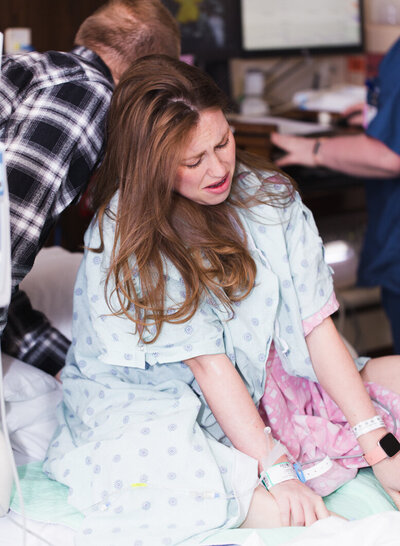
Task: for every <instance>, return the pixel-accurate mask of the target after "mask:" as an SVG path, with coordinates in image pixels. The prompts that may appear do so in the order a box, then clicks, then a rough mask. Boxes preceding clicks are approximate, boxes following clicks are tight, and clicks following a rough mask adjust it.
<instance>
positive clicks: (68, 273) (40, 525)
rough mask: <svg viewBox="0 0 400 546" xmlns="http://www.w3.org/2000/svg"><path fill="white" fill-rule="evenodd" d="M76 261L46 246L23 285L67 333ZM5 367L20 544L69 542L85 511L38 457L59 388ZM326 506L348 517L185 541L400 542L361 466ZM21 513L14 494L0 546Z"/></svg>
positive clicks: (397, 516)
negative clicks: (44, 469)
mask: <svg viewBox="0 0 400 546" xmlns="http://www.w3.org/2000/svg"><path fill="white" fill-rule="evenodd" d="M80 260H81V254H77V253H74V254H72V253H70V252H68V251H66V250H64V249H62V248H60V247H52V248H46V249H43V250H42V251H41V252H40V254H39V256H38V258H37V260H36V262H35V266H34V268H33V270H32V272H31V273H30V274H29V275H28V277H27V278H26V279H25V280H24V281H23V283H22V286H21V288H23V289H24V290H25V291H26V292H27V293H28V294H29V296H30V299H31V301H32V303H33V305H34V307H36V308H38V309H41V310H42V311H44V312H45V313H46V315H47V316H48V317H49V319H50V321H51V322H52V323H53V325H54V326H56V327H58V328H59V329H60V330H61V331H62V332H63V333H64V334H65V335H66V336H67V337H69V338H70V337H71V317H72V292H73V283H74V278H75V274H76V271H77V269H78V267H79V263H80ZM3 367H4V393H5V399H6V406H7V423H8V428H9V431H10V437H11V442H12V445H13V450H14V456H15V460H16V462H17V465H19V476H20V484H21V490H22V493H23V498H24V499H25V516H26V520H25V526H26V527H27V529H28V530H29V532H28V533H26V542H25V543H26V545H27V546H42V545H43V544H48V545H49V544H50V545H54V546H73V544H74V536H75V534H76V530H77V529H79V527H80V525H81V523H82V519H83V518H82V515H81V514H79V513H78V512H76V511H75V510H74V509H72V507H70V506H69V505H68V502H67V490H66V488H65V487H64V486H62V485H60V484H58V483H56V482H52V481H51V480H48V479H47V478H46V477H45V476H44V475H43V473H42V472H41V460H42V459H43V458H44V454H45V451H46V448H47V444H48V442H49V440H50V438H51V436H52V433H53V430H54V428H55V426H56V417H55V410H56V406H57V404H58V402H59V401H60V399H61V385H60V384H59V383H58V382H57V381H56V380H55V379H54V378H52V377H50V376H49V375H47V374H45V373H44V372H42V371H40V370H37V369H35V368H33V367H31V366H27V365H25V364H23V363H22V362H20V361H18V360H16V359H13V358H11V357H9V356H7V355H3ZM28 463H29V464H28ZM0 471H1V469H0ZM49 499H51V503H49V502H48V500H49ZM326 503H327V505H328V508H329V509H330V510H332V511H333V512H335V513H337V514H340V515H342V516H344V517H346V518H348V519H347V520H344V519H340V518H338V517H331V518H328V519H326V520H321V521H319V522H317V523H316V524H314V525H313V526H311V527H310V528H307V529H304V528H286V529H270V530H251V529H250V530H249V529H234V530H227V531H219V532H217V533H213V534H210V536H209V537H207V538H206V539H204V538H203V540H202V541H201V542H198V541H197V540H193V541H191V542H187V544H194V545H195V544H196V545H197V544H202V545H207V546H210V545H222V544H225V545H227V544H229V545H245V546H264V545H268V546H275V545H282V544H284V545H291V546H306V545H307V546H312V545H315V546H330V545H332V546H333V545H335V546H336V545H337V544H341V546H346V545H350V544H351V545H353V544H355V543H357V544H359V545H362V546H378V545H379V546H395V545H396V546H398V544H399V543H400V539H399V537H400V512H398V511H397V510H395V508H394V506H393V505H392V503H391V501H390V499H389V498H388V497H387V495H386V494H385V492H384V491H383V490H382V488H381V487H380V485H379V484H378V482H377V481H376V480H375V478H374V476H373V474H372V472H371V471H370V469H364V470H362V471H360V472H359V474H358V475H357V477H356V478H355V479H354V480H352V481H351V482H349V483H347V484H345V485H344V486H343V487H341V488H340V489H339V490H338V491H336V492H335V493H333V494H332V495H330V496H329V497H327V498H326ZM49 505H50V506H51V509H50V510H49ZM21 512H22V510H21V502H20V499H19V496H18V494H17V493H16V492H15V491H14V493H13V496H12V501H11V510H10V512H9V514H8V515H7V516H6V517H3V518H0V546H19V545H22V544H24V542H23V532H22V529H21V526H23V525H24V522H23V518H22V516H21ZM155 525H156V522H155ZM185 544H186V543H185ZM99 546H102V545H99ZM154 546H158V545H154Z"/></svg>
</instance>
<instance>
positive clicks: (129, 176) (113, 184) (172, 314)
mask: <svg viewBox="0 0 400 546" xmlns="http://www.w3.org/2000/svg"><path fill="white" fill-rule="evenodd" d="M227 108H228V103H227V99H226V97H225V95H224V93H223V92H222V91H221V90H220V89H219V88H218V87H217V86H216V84H215V83H214V82H213V80H212V79H211V78H210V77H209V76H207V75H206V74H205V73H203V72H202V71H200V70H199V69H198V68H195V67H193V66H189V65H187V64H185V63H182V62H180V61H178V60H175V59H172V58H169V57H166V56H163V55H152V56H149V57H145V58H142V59H139V60H137V61H136V62H135V63H134V64H133V65H132V66H131V67H130V68H129V69H128V70H127V71H126V72H125V73H124V75H123V77H122V80H121V81H120V83H119V85H117V87H116V89H115V92H114V96H113V99H112V102H111V107H110V111H109V119H108V137H107V146H106V152H105V157H104V160H103V162H102V164H101V166H100V168H99V171H98V173H97V176H96V184H95V185H94V194H93V203H94V206H95V210H97V218H98V222H99V228H100V236H101V241H102V243H101V246H100V248H99V249H95V250H97V251H99V252H101V251H102V250H103V248H104V245H103V221H104V216H105V215H109V214H110V211H109V209H108V206H109V201H110V199H111V197H112V196H113V195H114V193H115V192H116V191H117V190H118V192H119V195H118V210H117V212H116V216H115V235H114V246H113V249H112V254H111V263H110V267H109V271H108V276H107V282H106V286H107V284H108V283H109V282H110V281H111V282H112V283H113V288H114V294H115V296H116V297H117V300H118V305H119V306H120V308H119V309H115V308H111V305H110V301H108V304H109V306H110V309H111V311H112V312H113V313H114V314H123V315H125V316H127V317H129V318H130V319H131V320H132V321H133V322H135V324H136V326H137V327H138V331H139V333H140V336H141V337H142V339H143V334H144V332H145V331H149V329H150V327H152V331H155V335H154V336H153V337H152V340H154V339H156V338H157V336H158V335H159V333H160V330H161V327H162V324H163V322H185V321H187V320H188V319H189V318H190V317H191V316H192V315H193V314H194V312H195V311H196V309H197V308H198V305H199V302H200V298H201V297H203V296H204V294H205V293H207V292H208V293H211V294H213V295H214V296H215V297H216V298H217V299H218V300H219V301H220V302H221V303H222V304H223V305H225V306H226V307H230V306H231V304H232V302H235V301H239V300H241V299H243V298H245V297H246V296H247V295H248V294H249V292H250V291H251V290H252V288H253V286H254V282H255V277H256V265H255V263H254V261H253V259H252V257H251V255H250V252H249V251H248V249H247V241H246V237H245V234H244V233H245V232H244V230H243V229H241V227H242V226H241V222H240V219H239V217H238V215H237V213H236V210H235V209H236V206H239V207H250V206H251V204H254V203H255V202H260V200H261V201H263V202H264V201H265V200H269V201H270V202H273V201H276V202H277V203H278V201H279V202H280V203H282V202H283V201H285V199H286V200H287V198H290V196H291V194H292V187H291V186H290V185H288V187H287V191H283V192H282V191H280V192H279V197H277V193H278V192H277V191H276V190H275V189H274V186H273V184H271V183H268V182H267V181H266V182H265V183H264V184H261V186H262V189H261V192H260V193H259V195H258V196H251V197H250V196H246V195H244V194H243V191H242V190H240V191H239V190H237V187H236V180H235V179H234V182H233V185H232V191H231V195H230V196H229V198H228V199H227V200H226V201H225V202H223V203H221V204H218V205H213V206H206V205H200V204H198V203H195V202H193V201H191V200H190V199H187V198H185V197H183V196H181V195H179V194H178V193H176V192H174V182H175V179H176V174H177V170H178V166H179V165H180V162H181V161H182V154H183V152H184V149H185V145H186V144H187V143H188V142H189V141H190V136H191V132H192V131H193V129H194V128H195V127H196V125H197V124H198V122H199V119H200V115H201V112H203V111H204V110H208V109H214V110H222V111H223V112H226V110H227ZM241 157H242V159H243V158H244V161H245V162H246V163H247V165H248V166H249V167H254V166H255V167H257V169H258V170H259V171H261V170H262V169H265V168H267V167H269V168H270V165H269V163H267V162H266V161H264V160H263V159H261V158H260V159H257V160H256V159H250V156H248V155H246V156H241ZM283 194H284V195H283ZM233 205H235V206H233ZM238 228H239V229H238ZM92 250H93V249H92ZM166 260H168V261H170V262H171V263H172V264H173V265H174V266H175V267H176V268H177V270H178V271H179V273H180V275H181V276H182V279H183V282H184V287H183V286H182V288H184V291H185V296H184V298H183V302H182V303H181V304H179V305H178V304H177V305H176V307H175V308H174V309H165V298H166V290H167V281H166V275H167V272H166V268H165V264H166ZM133 267H134V268H135V270H136V272H137V274H138V278H139V279H140V283H139V284H140V287H139V288H138V286H137V285H136V287H135V283H134V279H133ZM106 293H107V289H106ZM154 326H155V329H154ZM146 339H147V341H148V336H146Z"/></svg>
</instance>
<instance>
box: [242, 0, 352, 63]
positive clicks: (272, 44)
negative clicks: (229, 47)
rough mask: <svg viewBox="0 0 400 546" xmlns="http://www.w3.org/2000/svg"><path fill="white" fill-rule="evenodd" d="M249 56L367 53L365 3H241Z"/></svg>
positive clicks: (303, 0) (255, 0) (244, 45)
mask: <svg viewBox="0 0 400 546" xmlns="http://www.w3.org/2000/svg"><path fill="white" fill-rule="evenodd" d="M240 12H241V47H242V54H243V56H245V57H251V56H265V55H269V56H270V55H282V54H288V55H295V54H299V53H303V52H308V51H309V52H314V53H322V54H324V53H346V52H347V53H356V52H362V51H363V10H362V0H240Z"/></svg>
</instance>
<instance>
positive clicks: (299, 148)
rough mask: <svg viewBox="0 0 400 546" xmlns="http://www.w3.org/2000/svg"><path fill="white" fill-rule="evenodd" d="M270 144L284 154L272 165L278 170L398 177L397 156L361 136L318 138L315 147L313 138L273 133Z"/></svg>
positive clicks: (399, 172)
mask: <svg viewBox="0 0 400 546" xmlns="http://www.w3.org/2000/svg"><path fill="white" fill-rule="evenodd" d="M271 140H272V142H273V144H274V145H275V146H278V147H279V148H281V149H283V150H284V151H285V152H286V155H285V156H283V157H282V158H280V159H279V160H277V161H276V164H277V165H278V166H279V167H285V166H287V165H305V166H309V167H318V166H321V167H328V168H330V169H334V170H336V171H341V172H344V173H346V174H350V175H353V176H362V177H368V178H393V177H397V176H399V175H400V155H399V154H396V153H395V152H393V151H392V150H391V149H390V148H388V147H387V146H386V145H385V144H383V142H381V141H380V140H377V139H375V138H372V137H369V136H367V135H366V134H364V133H362V134H359V135H349V136H337V137H327V138H321V139H319V145H318V146H317V147H316V142H317V139H315V138H305V137H295V136H289V135H281V134H279V133H273V134H272V135H271ZM315 152H317V153H315Z"/></svg>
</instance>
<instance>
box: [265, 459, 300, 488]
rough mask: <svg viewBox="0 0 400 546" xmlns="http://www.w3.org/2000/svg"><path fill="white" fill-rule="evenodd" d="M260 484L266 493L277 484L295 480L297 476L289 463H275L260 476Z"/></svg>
mask: <svg viewBox="0 0 400 546" xmlns="http://www.w3.org/2000/svg"><path fill="white" fill-rule="evenodd" d="M260 479H261V483H262V484H263V486H264V487H265V489H267V490H268V491H269V490H270V489H271V487H273V486H274V485H278V483H282V482H286V481H288V480H297V479H298V478H297V474H296V471H295V469H294V468H293V465H292V464H291V463H277V464H274V465H273V466H270V467H269V468H267V469H266V470H263V471H262V472H261V474H260Z"/></svg>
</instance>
